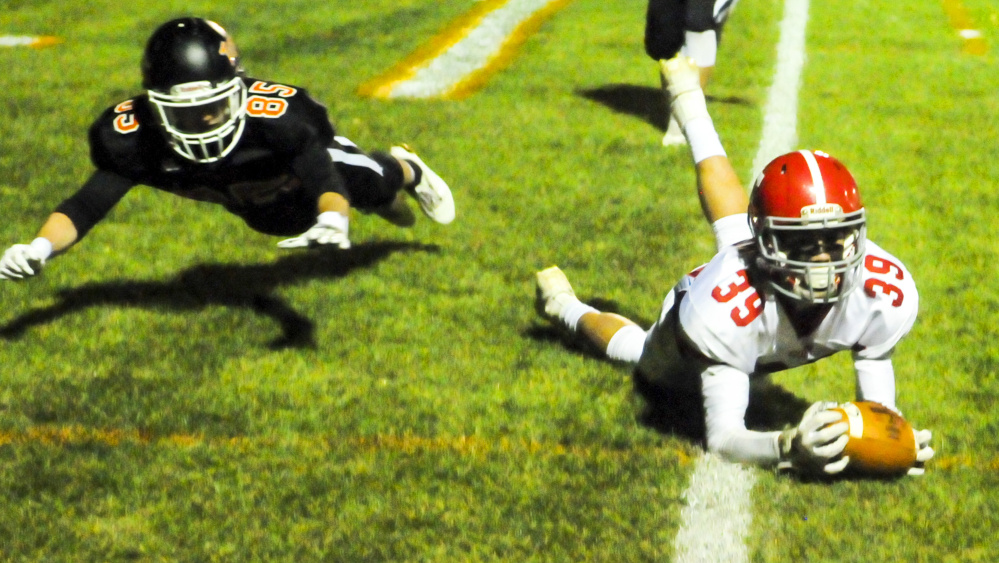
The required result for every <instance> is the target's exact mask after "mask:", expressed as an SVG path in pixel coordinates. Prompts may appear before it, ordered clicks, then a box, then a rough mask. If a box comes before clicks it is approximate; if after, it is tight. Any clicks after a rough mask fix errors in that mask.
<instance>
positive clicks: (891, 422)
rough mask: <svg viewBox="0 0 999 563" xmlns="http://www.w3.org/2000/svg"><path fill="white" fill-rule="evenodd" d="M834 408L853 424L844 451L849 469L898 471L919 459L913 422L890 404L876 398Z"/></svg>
mask: <svg viewBox="0 0 999 563" xmlns="http://www.w3.org/2000/svg"><path fill="white" fill-rule="evenodd" d="M833 410H836V411H839V412H841V413H843V418H844V419H845V420H846V421H847V423H849V425H850V432H849V435H850V441H849V442H847V444H846V449H844V450H843V455H848V456H850V465H849V466H848V469H849V470H850V471H852V472H856V473H861V474H867V475H898V474H902V473H905V472H906V471H907V470H908V469H909V468H910V467H912V466H913V465H914V464H915V463H916V439H915V437H914V436H913V433H912V425H911V424H909V422H908V421H906V420H905V419H904V418H902V416H901V415H899V414H898V413H896V412H895V411H893V410H891V409H889V408H888V407H886V406H884V405H882V404H880V403H875V402H872V401H854V402H851V403H843V404H842V405H840V406H838V407H836V408H834V409H833Z"/></svg>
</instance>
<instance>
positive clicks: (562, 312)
mask: <svg viewBox="0 0 999 563" xmlns="http://www.w3.org/2000/svg"><path fill="white" fill-rule="evenodd" d="M536 277H537V295H536V307H537V309H538V312H539V313H541V314H543V315H545V316H547V317H549V318H550V319H552V320H558V321H560V322H561V323H562V324H563V325H564V326H565V327H567V328H568V329H569V330H571V331H573V332H577V333H579V334H582V335H583V336H584V337H585V338H586V339H587V340H588V341H589V342H590V343H591V344H593V345H595V346H596V347H597V348H598V349H600V350H601V351H602V352H605V353H608V355H609V356H610V353H611V350H610V349H609V346H610V344H611V342H612V340H614V339H615V336H618V335H619V333H620V332H621V330H622V329H628V330H627V331H625V333H624V334H623V335H621V336H619V338H618V340H617V345H616V346H615V347H614V349H613V351H614V355H613V356H611V358H612V359H615V360H622V361H628V362H637V361H638V358H639V357H640V356H641V350H640V349H637V348H636V346H637V343H636V341H637V340H640V341H641V342H644V339H645V337H644V334H645V333H644V331H642V329H641V328H640V327H638V325H636V324H635V323H634V322H632V321H630V320H628V319H626V318H624V317H622V316H621V315H617V314H615V313H604V312H601V311H598V310H597V309H595V308H593V307H591V306H589V305H587V304H586V303H583V302H582V301H580V300H579V298H577V297H576V293H575V292H574V291H573V289H572V285H571V284H570V283H569V279H568V278H566V276H565V273H564V272H562V270H561V269H559V267H558V266H552V267H551V268H547V269H545V270H541V271H540V272H538V273H537V275H536ZM635 329H637V331H638V332H640V333H641V336H640V337H639V336H638V335H637V333H636V332H635Z"/></svg>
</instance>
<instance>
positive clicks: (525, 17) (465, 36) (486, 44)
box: [362, 0, 567, 98]
mask: <svg viewBox="0 0 999 563" xmlns="http://www.w3.org/2000/svg"><path fill="white" fill-rule="evenodd" d="M566 3H567V1H566V0H507V1H506V2H502V3H501V2H500V1H499V0H488V2H487V3H486V4H484V6H485V8H486V9H487V10H488V11H485V13H482V14H481V16H480V15H479V14H478V12H480V11H482V10H481V9H476V10H473V12H471V13H470V14H469V15H468V16H466V19H463V20H459V21H456V22H455V23H454V24H452V26H450V27H449V28H448V29H446V30H444V32H443V33H441V34H440V35H439V36H438V37H436V38H435V39H434V40H432V41H431V42H430V44H429V45H431V46H433V45H437V46H438V47H439V48H438V49H433V48H425V49H423V51H422V52H424V53H426V54H427V56H426V58H423V57H417V58H415V59H409V60H407V61H406V62H405V63H404V64H403V65H402V66H401V67H399V68H396V69H393V71H390V72H389V73H387V74H386V75H385V76H383V77H381V78H378V79H375V80H374V81H372V82H371V83H369V84H367V85H365V86H363V87H362V91H363V92H365V93H367V95H371V96H374V97H379V98H449V97H452V96H454V95H456V94H457V95H461V94H462V93H467V92H465V91H466V90H467V89H469V88H471V87H474V85H475V84H476V83H478V82H481V81H483V80H484V79H483V75H486V74H491V72H492V71H495V70H496V69H498V68H499V67H500V66H502V64H503V63H504V62H505V61H506V60H508V59H509V58H510V56H511V55H510V52H511V51H512V50H513V49H514V47H516V46H517V45H518V44H519V43H521V42H522V41H523V40H524V38H525V37H526V35H527V34H529V33H530V31H531V30H533V29H534V28H535V25H536V24H537V23H538V22H539V21H540V20H542V19H543V18H545V17H546V16H547V15H548V14H550V13H552V12H553V11H555V10H557V9H558V8H560V7H561V6H563V5H565V4H566ZM494 6H495V7H494ZM467 19H472V20H475V21H473V22H472V23H471V24H470V23H469V22H468V21H466V20H467Z"/></svg>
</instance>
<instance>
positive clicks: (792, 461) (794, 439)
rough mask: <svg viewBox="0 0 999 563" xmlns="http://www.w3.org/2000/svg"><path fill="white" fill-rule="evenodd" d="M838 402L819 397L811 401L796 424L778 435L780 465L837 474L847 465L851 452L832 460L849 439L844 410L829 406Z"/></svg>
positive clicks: (848, 428) (804, 470) (800, 469)
mask: <svg viewBox="0 0 999 563" xmlns="http://www.w3.org/2000/svg"><path fill="white" fill-rule="evenodd" d="M836 406H837V404H836V403H829V402H824V401H820V402H817V403H814V404H812V406H810V407H808V410H807V411H805V414H804V416H802V417H801V422H800V423H798V427H797V428H790V429H788V430H785V431H784V432H781V434H780V437H779V438H778V441H777V443H778V445H779V446H780V461H779V462H778V464H777V467H778V469H791V470H795V471H802V472H810V473H818V472H822V473H826V474H828V475H834V474H836V473H839V472H840V471H843V470H844V469H846V466H847V465H848V464H849V463H850V457H849V456H843V457H842V458H840V459H838V460H836V461H830V460H832V459H833V458H834V457H836V456H838V455H840V454H841V453H843V449H844V448H845V447H846V443H847V442H849V441H850V437H849V436H848V435H847V432H848V431H849V430H850V425H849V423H847V422H846V421H845V420H843V415H842V413H839V412H834V411H831V410H829V409H832V408H834V407H836Z"/></svg>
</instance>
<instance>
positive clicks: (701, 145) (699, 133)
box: [683, 117, 728, 164]
mask: <svg viewBox="0 0 999 563" xmlns="http://www.w3.org/2000/svg"><path fill="white" fill-rule="evenodd" d="M683 134H684V135H686V137H687V143H688V144H690V153H691V155H692V156H693V157H694V164H697V163H698V162H700V161H702V160H704V159H706V158H710V157H712V156H728V155H727V154H726V153H725V147H723V146H722V144H721V139H719V138H718V132H717V131H715V124H714V122H713V121H711V118H710V117H698V118H695V119H691V120H690V121H688V122H687V123H686V124H685V125H684V126H683Z"/></svg>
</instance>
